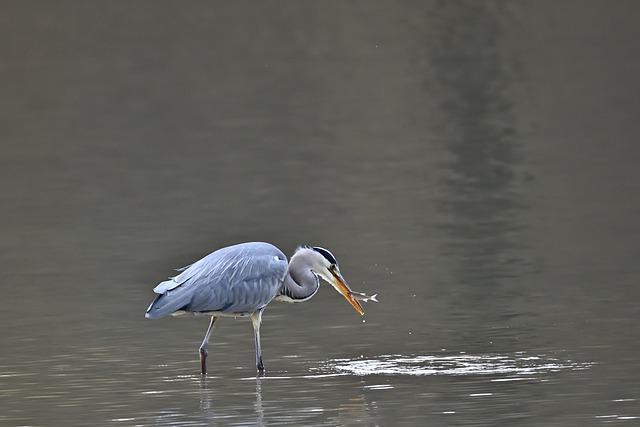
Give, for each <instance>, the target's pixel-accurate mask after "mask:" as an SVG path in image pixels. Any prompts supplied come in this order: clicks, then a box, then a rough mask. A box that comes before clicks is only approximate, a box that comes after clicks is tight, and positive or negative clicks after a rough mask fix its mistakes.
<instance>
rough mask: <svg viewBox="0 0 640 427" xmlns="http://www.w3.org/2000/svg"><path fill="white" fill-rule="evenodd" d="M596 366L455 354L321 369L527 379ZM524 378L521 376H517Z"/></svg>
mask: <svg viewBox="0 0 640 427" xmlns="http://www.w3.org/2000/svg"><path fill="white" fill-rule="evenodd" d="M592 365H593V363H588V362H575V361H571V360H561V359H558V358H555V357H549V356H546V355H536V356H531V355H528V354H526V353H515V354H479V355H471V354H456V355H442V356H439V355H438V356H431V355H413V356H405V355H401V354H391V355H381V356H377V357H372V358H360V359H332V360H330V361H328V362H327V363H326V364H325V365H324V366H322V367H321V368H320V369H319V370H320V371H322V372H336V373H342V374H352V375H358V376H366V375H412V376H424V375H453V376H459V375H496V374H509V375H514V376H526V375H534V374H539V373H548V372H558V371H562V370H584V369H589V367H591V366H592ZM518 378H520V379H522V377H518Z"/></svg>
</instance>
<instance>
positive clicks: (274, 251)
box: [145, 242, 377, 375]
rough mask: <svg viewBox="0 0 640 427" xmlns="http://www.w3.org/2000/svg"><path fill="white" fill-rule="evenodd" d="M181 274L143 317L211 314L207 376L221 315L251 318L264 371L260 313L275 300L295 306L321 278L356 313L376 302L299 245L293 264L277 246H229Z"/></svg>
mask: <svg viewBox="0 0 640 427" xmlns="http://www.w3.org/2000/svg"><path fill="white" fill-rule="evenodd" d="M177 271H178V272H179V274H178V275H177V276H175V277H170V278H169V280H166V281H164V282H161V283H160V284H158V285H157V286H156V287H155V288H154V289H153V291H154V292H155V293H156V294H158V295H157V296H156V298H155V299H154V300H153V302H152V303H151V305H150V306H149V308H147V311H146V313H145V317H147V318H149V319H157V318H160V317H165V316H168V315H177V314H182V313H194V314H204V315H208V316H211V321H210V322H209V327H208V328H207V332H206V333H205V336H204V339H203V340H202V344H201V345H200V348H199V353H200V369H201V371H202V374H203V375H204V374H206V373H207V364H206V360H207V347H208V345H209V338H210V337H211V333H212V331H213V326H214V324H215V323H216V321H217V320H218V319H219V318H220V317H237V316H249V317H250V319H251V323H252V325H253V332H254V338H255V348H256V368H257V370H258V372H259V373H260V374H262V373H264V364H263V363H262V350H261V346H260V324H261V322H262V313H263V311H264V309H265V308H266V306H267V305H268V304H269V303H270V302H271V301H273V300H276V301H284V302H289V303H297V302H303V301H307V300H309V299H310V298H311V297H312V296H314V295H315V294H316V292H318V289H319V288H320V280H321V279H322V280H324V281H326V282H328V283H329V284H331V286H333V288H334V289H335V290H336V291H338V292H339V293H340V294H341V295H342V296H343V297H344V298H345V299H346V300H347V301H348V302H349V304H351V306H352V307H353V308H354V309H355V310H356V311H357V312H358V314H360V315H364V310H363V309H362V305H361V304H360V301H376V302H377V299H376V295H372V296H368V295H365V294H362V293H359V292H354V291H352V290H351V289H350V288H349V286H348V285H347V282H346V281H345V279H344V278H343V277H342V274H341V273H340V269H339V267H338V261H337V260H336V258H335V257H334V256H333V254H332V253H331V252H329V251H328V250H327V249H324V248H321V247H318V246H306V245H305V246H300V247H298V248H297V249H296V250H295V252H294V254H293V256H292V257H291V260H290V261H289V262H287V258H286V257H285V255H284V254H283V253H282V251H280V249H278V248H277V247H275V246H273V245H271V244H269V243H264V242H250V243H241V244H238V245H233V246H228V247H225V248H222V249H218V250H217V251H215V252H213V253H211V254H209V255H207V256H205V257H204V258H202V259H200V260H199V261H196V262H194V263H193V264H191V265H189V266H187V267H183V268H181V269H178V270H177Z"/></svg>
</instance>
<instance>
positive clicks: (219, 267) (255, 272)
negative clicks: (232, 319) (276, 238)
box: [147, 242, 288, 318]
mask: <svg viewBox="0 0 640 427" xmlns="http://www.w3.org/2000/svg"><path fill="white" fill-rule="evenodd" d="M287 265H288V264H287V260H286V257H285V256H284V254H283V253H282V252H281V251H280V250H279V249H278V248H276V247H275V246H273V245H270V244H268V243H261V242H252V243H243V244H240V245H235V246H229V247H226V248H222V249H219V250H217V251H215V252H213V253H211V254H209V255H207V256H206V257H204V258H202V259H201V260H199V261H196V262H195V263H193V264H192V265H190V266H189V267H187V268H186V269H185V270H184V271H182V272H181V273H180V274H179V275H177V276H175V277H172V278H170V279H169V280H167V281H164V282H162V283H160V284H159V285H158V286H156V287H155V288H154V292H156V293H157V294H159V295H158V296H157V297H156V299H155V301H154V302H153V303H152V304H151V306H149V309H148V310H147V317H152V318H155V317H162V316H166V315H168V314H171V313H173V312H174V311H177V310H186V311H193V312H208V311H222V312H236V313H238V312H253V311H255V310H257V309H259V308H262V307H264V306H265V305H267V304H268V303H269V302H270V301H271V300H272V299H273V298H274V297H275V295H276V294H277V292H278V290H279V288H280V285H281V284H282V281H283V280H284V277H285V275H286V274H287Z"/></svg>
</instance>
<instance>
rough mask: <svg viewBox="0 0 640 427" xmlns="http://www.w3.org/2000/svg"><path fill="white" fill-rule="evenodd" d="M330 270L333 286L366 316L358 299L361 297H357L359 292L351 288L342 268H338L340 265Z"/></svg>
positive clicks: (359, 312) (361, 314) (330, 281)
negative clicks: (342, 272) (343, 275)
mask: <svg viewBox="0 0 640 427" xmlns="http://www.w3.org/2000/svg"><path fill="white" fill-rule="evenodd" d="M329 272H330V273H331V280H329V283H330V284H331V286H333V288H334V289H335V290H336V291H338V293H340V295H342V296H343V297H344V299H346V300H347V302H348V303H349V304H351V307H353V308H354V309H355V310H356V311H357V312H358V314H360V316H364V310H363V309H362V305H361V304H360V302H359V301H358V299H361V298H357V296H358V294H357V293H354V292H353V291H352V290H351V288H349V285H347V282H346V280H344V277H342V274H340V270H338V267H331V268H329ZM374 300H375V299H374ZM376 302H377V301H376Z"/></svg>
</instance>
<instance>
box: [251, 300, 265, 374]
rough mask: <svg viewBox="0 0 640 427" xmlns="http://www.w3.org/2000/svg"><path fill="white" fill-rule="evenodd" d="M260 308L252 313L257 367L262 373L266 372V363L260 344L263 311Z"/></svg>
mask: <svg viewBox="0 0 640 427" xmlns="http://www.w3.org/2000/svg"><path fill="white" fill-rule="evenodd" d="M263 311H264V309H260V310H258V311H256V312H253V313H252V314H251V324H252V325H253V336H254V337H255V340H256V368H257V369H258V373H259V374H260V375H262V374H264V364H263V363H262V348H261V346H260V324H261V323H262V312H263Z"/></svg>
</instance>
